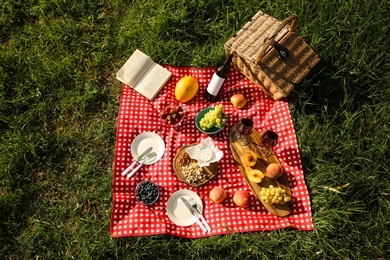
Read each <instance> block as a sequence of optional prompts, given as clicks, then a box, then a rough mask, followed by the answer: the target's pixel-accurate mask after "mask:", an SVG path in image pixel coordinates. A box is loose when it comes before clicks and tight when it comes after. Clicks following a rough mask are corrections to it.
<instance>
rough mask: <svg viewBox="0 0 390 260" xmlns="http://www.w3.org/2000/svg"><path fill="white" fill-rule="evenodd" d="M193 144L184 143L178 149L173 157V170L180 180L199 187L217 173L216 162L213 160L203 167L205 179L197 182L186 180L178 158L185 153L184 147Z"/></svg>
mask: <svg viewBox="0 0 390 260" xmlns="http://www.w3.org/2000/svg"><path fill="white" fill-rule="evenodd" d="M194 145H197V144H190V145H185V146H183V147H182V148H180V149H179V151H178V152H177V154H176V156H175V158H174V159H173V170H174V171H175V174H176V176H177V178H178V179H179V180H180V181H182V182H184V183H186V184H188V185H190V186H191V187H194V188H196V187H199V186H201V185H203V184H205V183H207V182H209V181H210V180H211V179H212V178H214V177H215V176H216V175H217V173H218V162H213V163H210V165H209V166H205V167H203V172H204V173H205V175H206V178H205V179H203V180H202V181H199V182H188V181H187V180H186V177H185V176H184V174H183V170H182V167H181V165H180V160H181V159H182V158H183V155H184V154H185V153H186V149H187V148H188V147H191V146H194Z"/></svg>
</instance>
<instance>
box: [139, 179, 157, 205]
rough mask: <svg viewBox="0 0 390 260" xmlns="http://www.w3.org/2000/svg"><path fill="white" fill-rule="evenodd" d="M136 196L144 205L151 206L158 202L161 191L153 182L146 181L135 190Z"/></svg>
mask: <svg viewBox="0 0 390 260" xmlns="http://www.w3.org/2000/svg"><path fill="white" fill-rule="evenodd" d="M135 196H136V198H137V200H138V201H139V202H141V203H142V204H144V205H151V204H153V203H155V202H156V201H157V199H158V197H159V196H160V190H159V188H158V186H157V184H156V183H154V182H153V181H150V180H144V181H142V182H140V183H138V185H137V187H136V189H135Z"/></svg>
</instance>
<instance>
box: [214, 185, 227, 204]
mask: <svg viewBox="0 0 390 260" xmlns="http://www.w3.org/2000/svg"><path fill="white" fill-rule="evenodd" d="M226 196H227V194H226V191H225V190H224V189H222V188H221V187H219V186H215V187H214V188H213V189H212V190H211V191H210V199H211V200H212V201H214V202H215V203H222V202H223V201H224V200H225V199H226Z"/></svg>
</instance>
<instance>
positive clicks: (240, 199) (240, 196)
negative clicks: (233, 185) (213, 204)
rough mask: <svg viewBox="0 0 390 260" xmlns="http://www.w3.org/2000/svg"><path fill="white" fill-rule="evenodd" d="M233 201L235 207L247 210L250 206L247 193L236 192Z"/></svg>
mask: <svg viewBox="0 0 390 260" xmlns="http://www.w3.org/2000/svg"><path fill="white" fill-rule="evenodd" d="M233 201H234V203H236V205H237V206H239V207H243V208H247V207H249V205H250V204H251V197H250V194H249V191H246V190H238V191H236V192H235V193H234V196H233Z"/></svg>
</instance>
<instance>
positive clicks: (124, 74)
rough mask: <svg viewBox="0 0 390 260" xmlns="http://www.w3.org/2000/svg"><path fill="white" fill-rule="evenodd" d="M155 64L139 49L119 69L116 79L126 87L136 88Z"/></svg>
mask: <svg viewBox="0 0 390 260" xmlns="http://www.w3.org/2000/svg"><path fill="white" fill-rule="evenodd" d="M153 63H154V62H153V60H152V59H151V58H150V57H149V56H147V55H146V54H145V53H143V52H142V51H140V50H138V49H137V50H136V51H135V52H134V53H133V54H132V55H131V56H130V58H129V59H128V60H127V61H126V63H125V64H124V65H123V66H122V68H120V69H119V71H118V72H117V74H116V77H117V79H118V80H120V81H121V82H123V83H125V84H126V85H128V86H130V87H134V86H135V85H136V84H137V82H138V81H139V80H140V79H141V78H142V76H143V75H144V73H145V72H146V71H147V69H148V68H149V67H150V66H151V65H152V64H153Z"/></svg>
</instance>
